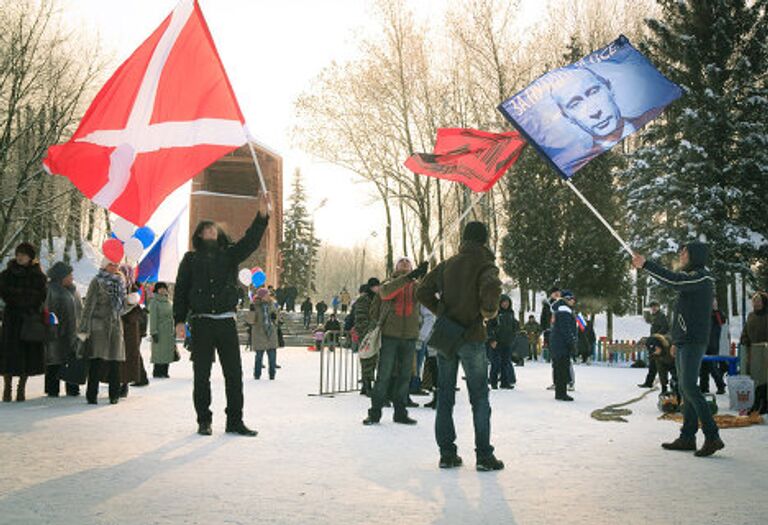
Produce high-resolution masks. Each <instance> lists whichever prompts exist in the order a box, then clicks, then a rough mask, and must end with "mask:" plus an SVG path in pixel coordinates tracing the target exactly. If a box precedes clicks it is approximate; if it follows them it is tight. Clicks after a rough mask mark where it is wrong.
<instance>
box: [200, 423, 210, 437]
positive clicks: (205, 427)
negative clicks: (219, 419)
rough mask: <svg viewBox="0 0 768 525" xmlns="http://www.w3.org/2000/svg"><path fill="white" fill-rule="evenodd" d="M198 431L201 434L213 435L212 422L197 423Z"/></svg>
mask: <svg viewBox="0 0 768 525" xmlns="http://www.w3.org/2000/svg"><path fill="white" fill-rule="evenodd" d="M197 433H198V434H200V435H201V436H211V435H213V429H211V424H210V423H199V424H198V425H197Z"/></svg>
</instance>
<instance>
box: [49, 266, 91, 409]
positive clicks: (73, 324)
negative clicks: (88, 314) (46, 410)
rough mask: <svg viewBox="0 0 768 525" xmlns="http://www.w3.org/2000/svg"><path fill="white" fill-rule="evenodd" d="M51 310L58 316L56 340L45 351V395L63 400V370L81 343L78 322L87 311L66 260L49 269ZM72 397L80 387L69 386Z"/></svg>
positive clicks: (67, 385) (78, 393)
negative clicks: (63, 366)
mask: <svg viewBox="0 0 768 525" xmlns="http://www.w3.org/2000/svg"><path fill="white" fill-rule="evenodd" d="M48 278H49V279H50V283H49V285H48V298H47V300H46V303H47V305H48V311H49V312H50V313H52V314H53V315H54V316H55V317H56V321H57V324H56V339H55V340H54V341H51V342H49V343H47V344H46V348H45V361H46V367H45V393H46V394H47V395H48V397H59V387H60V386H61V385H60V383H61V382H60V381H59V370H60V369H61V366H62V365H63V364H64V363H65V362H66V361H67V359H68V358H69V357H70V356H71V355H72V354H73V353H74V352H75V348H76V345H75V344H76V342H77V321H78V319H80V313H81V312H82V310H83V302H82V300H81V299H80V294H78V293H77V289H76V288H75V286H74V278H73V276H72V267H71V266H70V265H69V264H67V263H65V262H62V261H59V262H57V263H56V264H54V265H53V266H52V267H51V269H50V270H48ZM65 391H66V393H67V395H68V396H79V395H80V386H79V385H77V384H72V383H67V384H66V387H65Z"/></svg>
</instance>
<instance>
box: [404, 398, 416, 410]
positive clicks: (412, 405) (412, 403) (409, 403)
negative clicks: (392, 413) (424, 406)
mask: <svg viewBox="0 0 768 525" xmlns="http://www.w3.org/2000/svg"><path fill="white" fill-rule="evenodd" d="M405 406H407V407H408V408H418V406H419V404H418V403H416V402H415V401H414V400H413V399H411V396H408V401H407V402H406V403H405Z"/></svg>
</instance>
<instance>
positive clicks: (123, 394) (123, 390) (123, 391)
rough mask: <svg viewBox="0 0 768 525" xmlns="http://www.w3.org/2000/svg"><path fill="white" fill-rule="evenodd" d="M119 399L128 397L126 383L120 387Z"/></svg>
mask: <svg viewBox="0 0 768 525" xmlns="http://www.w3.org/2000/svg"><path fill="white" fill-rule="evenodd" d="M120 397H128V383H123V384H122V385H121V386H120Z"/></svg>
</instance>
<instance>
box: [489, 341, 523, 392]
mask: <svg viewBox="0 0 768 525" xmlns="http://www.w3.org/2000/svg"><path fill="white" fill-rule="evenodd" d="M490 355H491V372H490V378H489V380H490V383H491V385H493V386H496V385H497V384H499V378H501V386H502V388H503V387H506V386H511V385H514V384H515V383H516V382H517V377H516V376H515V365H513V364H512V349H511V348H502V347H500V346H497V347H496V349H495V350H493V349H491V354H490Z"/></svg>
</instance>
